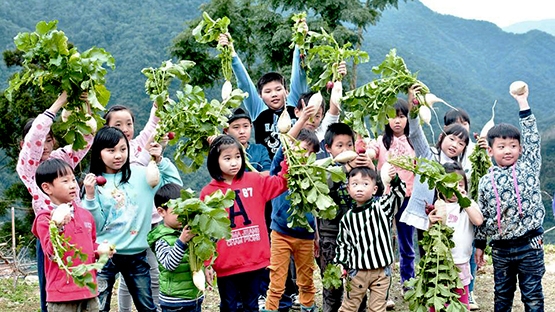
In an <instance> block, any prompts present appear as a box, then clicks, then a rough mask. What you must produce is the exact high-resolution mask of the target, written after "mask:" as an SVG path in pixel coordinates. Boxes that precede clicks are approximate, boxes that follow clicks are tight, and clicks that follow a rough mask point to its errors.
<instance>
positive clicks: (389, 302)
mask: <svg viewBox="0 0 555 312" xmlns="http://www.w3.org/2000/svg"><path fill="white" fill-rule="evenodd" d="M385 309H386V310H387V311H391V310H395V301H393V300H391V299H388V300H387V303H386V305H385Z"/></svg>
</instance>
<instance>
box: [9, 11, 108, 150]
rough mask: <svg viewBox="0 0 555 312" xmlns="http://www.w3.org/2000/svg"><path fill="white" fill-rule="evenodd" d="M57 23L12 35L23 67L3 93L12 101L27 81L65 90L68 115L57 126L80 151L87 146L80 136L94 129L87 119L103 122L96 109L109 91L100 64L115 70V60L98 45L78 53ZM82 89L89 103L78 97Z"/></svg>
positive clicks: (56, 90) (102, 105)
mask: <svg viewBox="0 0 555 312" xmlns="http://www.w3.org/2000/svg"><path fill="white" fill-rule="evenodd" d="M57 24H58V21H56V20H54V21H50V22H45V21H41V22H38V23H37V25H36V27H35V31H34V32H22V33H19V34H18V35H17V36H16V37H15V38H14V43H15V46H16V48H17V49H18V50H20V51H22V52H23V62H22V65H23V69H22V71H21V72H20V73H16V74H15V75H14V76H13V78H12V79H11V80H10V82H9V86H8V88H7V89H6V90H5V94H6V98H8V100H11V99H12V98H13V94H14V93H15V92H18V91H19V88H20V87H21V86H22V85H27V84H31V85H34V86H37V87H39V88H40V89H42V90H44V91H45V92H49V93H53V94H59V93H61V92H62V91H66V92H67V94H68V103H67V104H66V106H65V109H66V110H67V111H69V112H71V114H70V115H69V116H68V117H67V120H66V121H63V123H62V124H61V127H60V129H62V130H63V131H65V135H64V136H65V139H66V141H68V142H73V143H72V144H73V149H75V150H79V149H83V148H85V147H86V145H87V142H86V141H85V140H84V137H83V136H84V135H87V134H91V133H92V132H94V131H96V129H93V127H91V126H90V124H89V125H87V123H86V122H87V120H90V119H91V118H94V123H96V124H103V123H104V120H103V119H102V118H101V117H100V114H99V112H101V111H103V110H104V109H105V107H106V105H107V104H108V100H109V99H110V91H108V89H106V87H105V86H104V85H105V83H106V78H105V75H106V72H107V70H106V69H105V68H104V67H103V66H104V64H106V65H107V66H108V67H110V68H112V69H114V68H115V65H114V63H115V61H114V58H113V57H112V56H111V55H110V54H109V53H108V52H106V51H105V50H104V49H102V48H98V47H93V48H90V49H88V50H86V51H84V52H81V53H79V52H78V50H77V48H76V47H73V46H71V44H69V43H68V38H67V37H66V35H65V33H64V32H63V31H61V30H58V29H57ZM83 92H87V94H88V102H89V104H87V103H85V102H84V101H81V100H80V99H79V97H80V96H81V94H82V93H83ZM91 121H92V120H91Z"/></svg>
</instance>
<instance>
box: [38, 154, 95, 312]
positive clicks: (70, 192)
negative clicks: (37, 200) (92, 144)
mask: <svg viewBox="0 0 555 312" xmlns="http://www.w3.org/2000/svg"><path fill="white" fill-rule="evenodd" d="M34 179H35V180H36V183H37V185H38V186H39V187H40V189H41V191H42V192H44V194H45V196H47V198H48V200H49V201H50V203H49V204H46V203H44V204H43V206H47V205H48V206H50V207H48V208H47V207H44V208H43V209H40V210H39V211H38V214H37V216H36V218H35V221H34V222H33V234H35V236H36V237H37V238H38V239H39V240H40V243H41V245H42V250H43V251H44V255H45V262H44V267H45V274H46V287H45V288H46V301H47V302H48V309H50V310H51V311H92V312H94V311H98V300H97V298H96V296H97V292H96V290H95V291H94V293H93V292H91V291H90V290H89V289H88V288H87V287H79V286H77V285H75V283H74V282H73V279H72V278H69V277H68V276H66V272H65V271H64V270H62V269H60V267H59V266H58V264H57V263H56V262H54V261H51V260H50V259H51V257H53V256H54V249H53V246H52V241H51V240H50V229H49V227H50V220H51V214H52V213H53V212H54V211H56V208H57V207H58V206H59V205H61V204H71V206H72V212H71V216H70V217H69V218H68V217H66V218H65V219H64V221H63V222H62V223H60V224H57V225H58V231H59V232H60V234H63V235H64V236H65V237H66V238H68V239H69V242H70V243H71V244H74V245H75V247H76V248H79V249H80V250H81V252H82V253H84V254H86V255H87V259H86V261H84V262H81V261H80V260H79V259H74V260H73V261H74V262H73V264H72V265H74V266H75V265H79V264H82V263H85V264H91V263H94V262H95V250H96V248H97V247H98V245H97V244H96V243H95V241H96V228H95V224H94V219H93V217H92V215H91V213H90V212H89V211H87V210H85V209H83V208H81V207H80V206H79V204H78V202H77V201H75V199H76V198H78V195H79V189H78V186H77V181H76V180H75V176H74V175H73V169H72V168H71V166H70V165H69V164H68V163H66V162H64V161H63V160H61V159H56V158H53V159H48V160H45V161H43V162H42V163H41V164H40V165H39V166H38V167H37V169H36V175H35V177H34ZM70 256H72V254H71V253H69V252H66V253H65V254H64V255H61V257H62V258H63V259H64V260H65V258H66V257H70ZM91 273H92V276H93V282H95V283H96V272H95V271H94V270H93V271H91Z"/></svg>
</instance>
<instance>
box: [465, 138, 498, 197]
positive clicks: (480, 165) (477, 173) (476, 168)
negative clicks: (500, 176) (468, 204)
mask: <svg viewBox="0 0 555 312" xmlns="http://www.w3.org/2000/svg"><path fill="white" fill-rule="evenodd" d="M468 159H469V160H470V163H471V164H472V173H471V174H470V198H472V199H474V200H475V201H477V200H478V183H479V182H480V178H482V177H483V176H484V175H486V174H487V173H488V170H489V168H490V167H491V166H492V163H491V158H490V157H489V155H488V152H487V151H486V149H484V148H481V147H479V146H476V147H475V148H474V150H473V151H472V153H471V154H470V155H469V156H468Z"/></svg>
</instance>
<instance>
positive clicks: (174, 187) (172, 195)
mask: <svg viewBox="0 0 555 312" xmlns="http://www.w3.org/2000/svg"><path fill="white" fill-rule="evenodd" d="M181 189H182V188H181V186H180V185H178V184H175V183H168V184H164V185H163V186H162V187H160V188H159V189H158V191H157V192H156V194H154V205H155V206H156V207H161V208H162V209H164V210H166V209H168V207H167V206H166V203H167V202H168V201H170V199H176V198H180V197H181Z"/></svg>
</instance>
